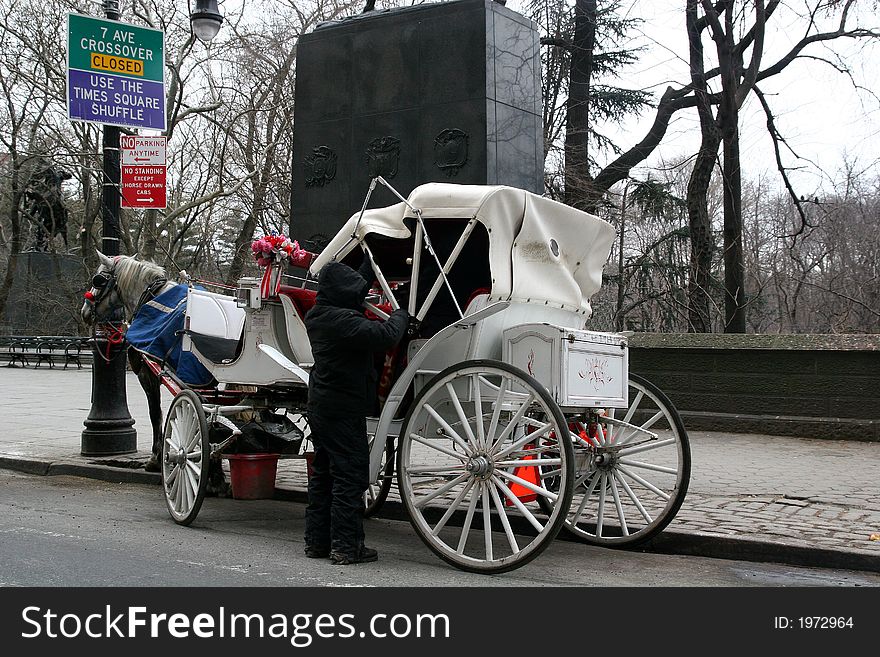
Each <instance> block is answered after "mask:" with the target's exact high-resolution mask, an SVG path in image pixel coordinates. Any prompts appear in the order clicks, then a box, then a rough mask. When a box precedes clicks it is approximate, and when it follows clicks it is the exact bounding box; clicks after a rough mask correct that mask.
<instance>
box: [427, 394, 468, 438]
mask: <svg viewBox="0 0 880 657" xmlns="http://www.w3.org/2000/svg"><path fill="white" fill-rule="evenodd" d="M446 392H447V393H448V394H449V399H450V400H451V401H452V407H453V408H455V413H456V415H458V419H459V420H460V421H461V426H462V427H463V428H464V432H465V434H466V435H467V439H468V443H469V444H471V445H478V444H479V443H477V441H476V438H474V432H473V430H472V429H471V423H470V422H469V421H468V419H467V416H466V415H465V414H464V409H463V408H462V407H461V400H460V399H459V398H458V395H457V394H455V388H454V387H453V386H452V383H447V384H446ZM426 408H427V406H426ZM434 418H435V419H437V416H436V415H435V416H434Z"/></svg>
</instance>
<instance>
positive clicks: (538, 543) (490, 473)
mask: <svg viewBox="0 0 880 657" xmlns="http://www.w3.org/2000/svg"><path fill="white" fill-rule="evenodd" d="M560 436H561V437H563V439H562V440H560V438H559V437H560ZM539 466H540V467H551V468H553V469H554V470H555V472H556V476H555V479H554V485H555V490H552V491H551V490H548V489H547V488H546V487H545V486H543V485H542V484H541V482H540V481H539V477H538V467H539ZM397 475H398V486H399V488H400V497H401V500H402V502H403V505H404V506H405V507H406V510H407V512H408V513H409V516H410V522H411V523H412V525H413V527H414V528H415V530H416V533H418V535H419V537H420V538H421V539H422V541H424V543H425V544H426V545H427V546H428V547H429V548H430V549H431V550H433V551H434V552H435V553H436V554H437V555H438V556H439V557H440V558H441V559H443V560H444V561H446V562H448V563H450V564H452V565H454V566H456V567H458V568H461V569H462V570H468V571H471V572H481V573H500V572H505V571H508V570H512V569H514V568H518V567H520V566H522V565H524V564H526V563H528V562H529V561H531V560H532V559H534V558H535V557H536V556H538V555H539V554H540V553H541V552H542V551H543V550H544V548H545V547H546V546H547V545H548V544H549V543H550V541H552V540H553V538H554V537H555V536H556V534H557V533H558V532H559V530H560V529H561V528H562V525H563V523H564V522H565V514H566V511H568V509H569V507H570V506H571V483H570V482H571V481H572V478H573V476H574V469H573V449H572V444H571V441H570V440H569V434H568V431H567V430H566V424H565V417H564V416H563V415H562V412H561V411H560V410H559V407H558V406H557V405H556V404H555V403H554V401H553V399H552V398H551V397H550V395H549V394H548V393H547V391H546V389H545V388H544V387H543V386H542V385H541V384H539V383H538V382H537V381H535V380H534V379H533V378H532V377H530V376H529V375H528V374H526V373H525V372H523V371H522V370H520V369H517V368H516V367H513V366H511V365H508V364H506V363H503V362H499V361H492V360H472V361H465V362H463V363H459V364H457V365H453V366H452V367H449V368H447V369H445V370H444V371H442V372H440V373H439V374H438V375H436V376H435V377H434V378H433V379H431V381H430V382H429V383H428V384H427V385H426V386H425V387H424V388H423V389H422V391H421V392H420V393H419V395H418V397H417V398H416V399H415V401H414V402H413V404H412V406H411V407H410V410H409V413H408V414H407V417H406V420H405V421H404V423H403V430H402V431H401V433H400V438H399V443H398V453H397ZM537 499H544V500H546V502H547V504H546V512H542V509H541V506H539V505H538V503H537V501H536V500H537Z"/></svg>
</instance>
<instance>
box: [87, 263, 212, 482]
mask: <svg viewBox="0 0 880 657" xmlns="http://www.w3.org/2000/svg"><path fill="white" fill-rule="evenodd" d="M98 258H99V260H100V262H101V264H100V266H99V267H98V270H97V271H96V272H95V274H94V275H93V276H92V287H91V289H90V290H89V291H88V292H86V294H85V301H84V302H83V306H82V309H81V310H80V313H81V315H82V318H83V321H84V322H85V323H86V324H94V323H96V322H102V321H107V320H108V319H120V318H119V317H117V315H118V314H119V311H120V310H121V311H123V313H124V318H125V320H126V321H128V322H131V320H132V318H133V317H134V315H135V314H136V313H137V311H138V309H139V308H140V307H141V305H143V304H144V303H145V302H147V301H149V300H150V299H152V298H153V297H156V296H158V295H160V294H162V293H163V292H165V291H167V290H169V289H171V288H172V287H174V286H175V285H176V283H174V282H172V281H169V280H168V276H167V275H166V273H165V269H163V268H162V267H160V266H159V265H157V264H155V263H152V262H146V261H143V260H138V259H137V258H135V257H133V256H114V257H110V256H106V255H104V254H103V253H101V252H100V251H98ZM144 358H145V357H144V356H143V355H142V354H141V353H140V352H139V351H136V350H134V349H129V350H128V362H129V364H130V365H131V370H132V371H133V372H134V373H135V374H136V375H137V378H138V381H139V382H140V384H141V387H142V388H143V389H144V393H145V394H146V395H147V405H148V407H149V411H150V424H151V425H152V430H153V445H152V449H151V455H150V459H149V461H147V464H146V466H145V467H146V470H147V471H148V472H159V471H161V469H162V468H161V464H160V463H159V458H160V455H161V453H162V434H163V432H162V405H161V401H162V396H161V392H160V385H161V382H160V380H159V377H158V376H156V375H155V374H154V373H153V371H152V370H151V369H150V368H149V367H148V366H147V364H146V363H145V362H144ZM228 489H229V486H228V483H227V482H226V481H225V475H224V473H223V469H222V467H220V462H219V461H215V459H212V460H211V465H210V471H209V477H208V492H209V493H211V494H217V495H226V494H228V492H229V490H228Z"/></svg>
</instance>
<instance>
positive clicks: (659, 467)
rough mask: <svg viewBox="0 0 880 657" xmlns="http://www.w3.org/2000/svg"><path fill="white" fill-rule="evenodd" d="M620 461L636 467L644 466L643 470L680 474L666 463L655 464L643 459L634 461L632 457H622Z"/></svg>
mask: <svg viewBox="0 0 880 657" xmlns="http://www.w3.org/2000/svg"><path fill="white" fill-rule="evenodd" d="M618 463H623V464H624V465H629V466H632V467H634V468H642V469H643V470H653V471H654V472H663V473H665V474H671V475H674V474H678V470H676V469H675V468H668V467H666V466H665V465H654V464H653V463H645V462H643V461H633V460H631V459H620V460H619V461H618Z"/></svg>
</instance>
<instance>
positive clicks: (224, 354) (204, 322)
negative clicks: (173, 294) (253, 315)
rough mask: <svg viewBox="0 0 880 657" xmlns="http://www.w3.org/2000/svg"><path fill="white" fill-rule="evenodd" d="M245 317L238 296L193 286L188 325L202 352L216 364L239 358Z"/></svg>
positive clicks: (188, 310)
mask: <svg viewBox="0 0 880 657" xmlns="http://www.w3.org/2000/svg"><path fill="white" fill-rule="evenodd" d="M244 317H245V312H244V310H243V309H242V308H239V307H238V305H237V303H236V298H235V297H231V296H227V295H225V294H216V293H214V292H208V291H207V290H197V289H195V288H190V290H189V297H188V299H187V307H186V326H185V328H186V331H187V333H188V334H189V336H190V337H191V338H192V341H193V343H194V344H195V346H196V348H197V349H198V350H199V353H201V354H202V355H203V356H204V357H205V358H207V359H208V360H210V361H211V362H212V363H225V362H230V361H232V360H235V358H236V357H237V355H238V352H239V347H240V345H239V343H240V340H241V337H242V329H243V328H244Z"/></svg>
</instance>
